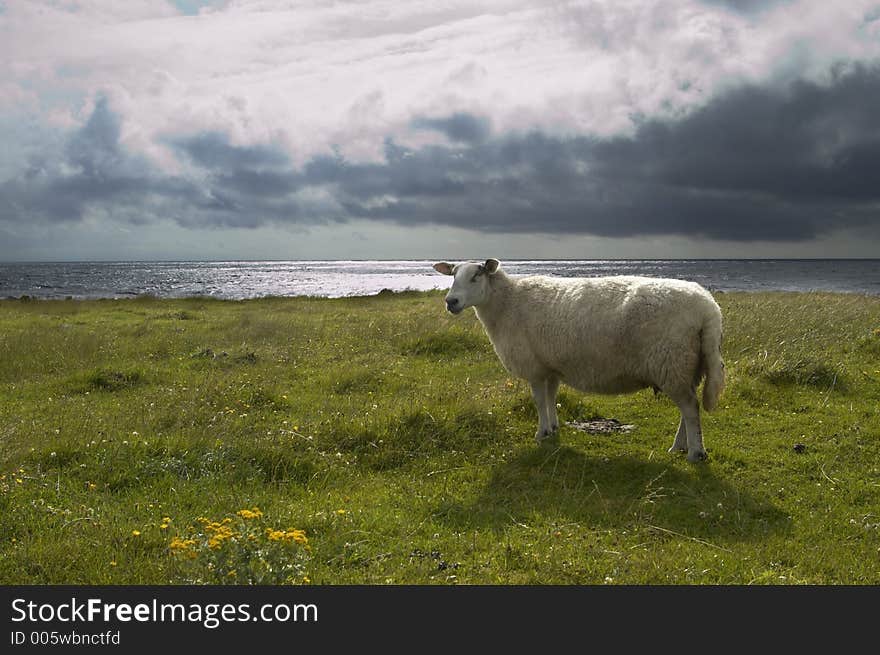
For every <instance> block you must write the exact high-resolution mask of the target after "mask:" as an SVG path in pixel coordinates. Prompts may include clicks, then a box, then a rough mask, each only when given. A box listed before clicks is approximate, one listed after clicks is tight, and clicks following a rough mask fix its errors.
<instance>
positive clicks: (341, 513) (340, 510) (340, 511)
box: [336, 509, 346, 516]
mask: <svg viewBox="0 0 880 655" xmlns="http://www.w3.org/2000/svg"><path fill="white" fill-rule="evenodd" d="M336 513H337V514H339V515H340V516H342V515H343V514H345V513H346V511H345V510H344V509H337V510H336Z"/></svg>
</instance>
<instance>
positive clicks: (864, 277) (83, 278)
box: [0, 259, 880, 300]
mask: <svg viewBox="0 0 880 655" xmlns="http://www.w3.org/2000/svg"><path fill="white" fill-rule="evenodd" d="M432 264H433V261H427V260H395V261H390V260H361V261H214V262H208V261H205V262H198V261H189V262H172V261H164V262H51V263H45V262H43V263H39V262H28V263H0V298H21V297H23V296H27V297H30V298H35V299H58V298H69V299H92V298H128V297H135V296H143V295H149V296H155V297H159V298H182V297H212V298H223V299H233V300H242V299H247V298H261V297H266V296H316V297H327V298H339V297H344V296H368V295H373V294H377V293H380V292H382V291H384V290H390V291H406V290H417V291H425V290H429V289H444V288H447V287H448V286H449V285H450V284H451V281H452V278H450V277H448V276H445V275H440V274H439V273H437V272H435V271H434V270H433V268H432V266H431V265H432ZM502 265H503V267H504V269H505V270H506V271H507V272H508V273H510V274H512V275H533V274H540V275H557V276H565V277H571V276H584V277H592V276H603V275H645V276H650V277H672V278H679V279H684V280H692V281H694V282H699V283H700V284H702V285H703V286H704V287H706V288H707V289H709V290H710V291H720V292H726V291H802V292H810V291H835V292H846V293H856V294H867V295H880V259H668V260H666V259H665V260H654V259H630V260H602V259H584V260H509V261H505V262H503V264H502Z"/></svg>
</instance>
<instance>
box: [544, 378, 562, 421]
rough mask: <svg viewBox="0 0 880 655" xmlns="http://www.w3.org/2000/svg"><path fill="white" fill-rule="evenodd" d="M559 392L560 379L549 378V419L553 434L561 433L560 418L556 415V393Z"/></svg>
mask: <svg viewBox="0 0 880 655" xmlns="http://www.w3.org/2000/svg"><path fill="white" fill-rule="evenodd" d="M557 391H559V378H558V377H555V376H553V377H549V378H547V401H546V402H547V419H548V422H549V425H550V431H551V432H558V431H559V417H558V416H557V415H556V392H557Z"/></svg>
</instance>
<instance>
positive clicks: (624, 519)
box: [436, 445, 790, 542]
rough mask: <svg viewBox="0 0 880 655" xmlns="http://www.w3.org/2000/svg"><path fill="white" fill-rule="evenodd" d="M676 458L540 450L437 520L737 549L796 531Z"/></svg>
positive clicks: (765, 507) (763, 502)
mask: <svg viewBox="0 0 880 655" xmlns="http://www.w3.org/2000/svg"><path fill="white" fill-rule="evenodd" d="M671 457H673V456H672V455H667V454H666V453H664V454H663V456H661V457H660V458H659V459H654V460H645V459H636V458H633V457H626V456H624V457H614V458H604V457H591V456H589V455H586V454H584V453H582V452H579V451H577V450H575V449H574V448H570V447H567V446H559V445H554V446H550V447H548V446H543V447H532V448H529V449H526V450H523V451H522V452H520V453H519V454H517V455H515V456H514V457H513V458H512V459H510V460H508V461H507V462H505V463H504V464H501V465H499V466H497V467H495V468H494V469H493V471H492V474H491V477H490V479H489V481H488V483H487V484H486V486H485V487H484V489H483V490H482V492H481V493H480V494H479V496H478V497H477V498H476V499H472V500H466V501H451V502H446V503H444V504H442V505H441V506H440V507H438V508H437V509H436V512H437V516H438V518H439V520H441V521H443V522H445V523H447V524H449V525H451V526H454V527H455V528H457V529H475V528H485V527H488V528H491V529H493V530H497V531H503V530H504V529H505V528H506V527H508V526H510V525H511V524H514V523H520V524H527V525H528V524H531V523H533V522H534V521H535V519H536V518H539V517H540V520H543V521H550V522H555V523H560V524H561V523H570V522H576V523H580V524H583V525H584V526H585V527H593V528H596V527H598V528H620V529H627V528H642V527H644V528H652V529H656V530H657V531H660V532H663V531H666V532H671V533H680V534H681V535H686V536H689V537H699V538H704V539H712V540H720V541H729V542H737V541H749V540H753V539H759V538H762V537H764V536H767V535H769V534H774V533H780V532H787V531H788V530H789V529H790V519H789V517H788V516H787V514H785V513H784V512H783V511H781V510H780V509H778V508H777V507H775V506H773V505H772V504H771V503H770V502H769V501H768V500H767V499H765V498H761V497H759V496H757V495H755V494H753V493H752V492H749V491H745V490H742V489H739V488H737V487H735V486H733V485H732V484H730V483H729V482H727V481H725V480H722V479H719V478H718V477H717V476H715V474H714V473H713V472H712V466H711V463H705V464H700V465H697V466H691V465H688V466H687V467H682V466H678V465H677V464H676V463H675V462H673V461H671V460H670V458H671Z"/></svg>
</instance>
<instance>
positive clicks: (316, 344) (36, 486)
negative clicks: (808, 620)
mask: <svg viewBox="0 0 880 655" xmlns="http://www.w3.org/2000/svg"><path fill="white" fill-rule="evenodd" d="M718 300H719V303H720V304H721V305H722V309H723V311H724V315H725V342H724V355H725V360H726V363H727V373H728V386H727V390H726V391H725V394H724V395H723V396H722V401H721V404H720V407H719V409H718V410H717V411H716V412H714V413H712V414H709V415H705V416H704V432H705V442H706V447H707V449H708V451H709V454H710V461H709V462H708V463H706V464H703V465H691V464H688V463H687V461H686V460H685V459H684V458H683V457H681V456H674V455H670V454H667V452H666V449H667V448H668V447H669V445H671V443H672V438H673V434H674V432H675V428H676V426H677V422H678V413H677V410H676V408H675V407H674V406H673V405H672V403H671V402H670V401H669V400H668V399H666V398H665V397H663V396H658V397H655V396H654V394H653V393H652V392H651V391H650V390H646V391H644V392H640V393H637V394H633V395H629V396H592V395H584V394H580V393H578V392H575V391H573V390H570V389H565V388H563V390H562V392H561V395H560V398H559V404H560V415H561V418H562V420H563V421H566V420H574V419H590V418H597V417H605V418H616V419H619V420H620V421H622V422H624V423H633V424H635V425H636V428H635V430H634V431H633V432H631V433H629V434H611V435H607V434H606V435H592V434H585V433H582V432H578V431H576V430H574V429H572V428H570V427H567V426H563V429H562V433H561V437H560V440H559V443H557V444H551V445H548V446H541V447H538V446H536V445H535V444H534V443H533V441H532V435H533V434H534V431H535V425H536V417H535V411H534V408H533V406H532V403H531V399H530V396H529V392H528V388H527V385H526V384H525V383H524V382H523V381H521V380H516V379H513V378H511V377H509V376H508V375H507V374H506V373H505V371H504V370H503V368H502V367H501V365H500V363H499V362H498V361H497V359H496V357H495V355H494V353H493V352H492V349H491V346H490V345H489V342H488V340H487V339H486V337H485V335H484V334H483V332H482V330H481V328H480V326H479V324H478V323H477V321H476V319H475V317H474V315H473V313H472V312H467V313H465V314H463V315H461V316H459V317H450V316H448V315H447V314H445V312H444V311H443V303H442V296H441V295H440V294H439V293H425V294H419V293H404V294H383V295H381V296H378V297H373V298H354V299H340V300H322V299H308V298H294V299H263V300H253V301H245V302H224V301H214V300H206V299H190V300H157V299H153V298H139V299H135V300H120V301H115V300H104V301H94V302H91V301H90V302H78V301H57V302H55V301H52V302H21V301H2V302H0V475H2V476H3V477H2V479H0V582H2V583H5V584H11V583H22V584H28V583H48V584H59V583H71V584H165V583H171V584H176V583H248V582H262V583H267V582H268V583H312V584H334V583H367V584H385V583H403V584H409V583H429V584H430V583H438V584H450V583H488V584H509V583H525V584H531V583H549V584H571V583H575V584H603V583H614V584H619V583H620V584H624V583H625V584H644V583H648V584H652V583H671V584H677V583H716V584H746V583H759V584H797V583H819V584H828V583H835V584H856V583H858V584H880V417H878V411H877V410H878V406H880V299H878V298H868V297H861V296H856V295H833V294H791V293H761V294H739V293H737V294H733V293H731V294H719V295H718ZM795 444H803V445H804V446H805V449H799V450H802V452H797V451H795V449H794V445H795ZM253 508H259V512H255V513H254V514H253V515H249V514H247V513H245V515H239V514H237V512H239V511H240V510H245V509H247V510H250V511H253ZM224 520H225V522H224ZM298 531H302V532H298ZM172 544H174V545H172Z"/></svg>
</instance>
